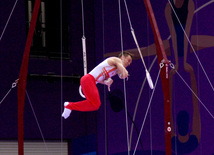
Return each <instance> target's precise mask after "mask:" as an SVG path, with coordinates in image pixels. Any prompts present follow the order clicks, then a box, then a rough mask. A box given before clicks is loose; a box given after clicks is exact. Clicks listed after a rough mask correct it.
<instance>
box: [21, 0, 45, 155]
mask: <svg viewBox="0 0 214 155" xmlns="http://www.w3.org/2000/svg"><path fill="white" fill-rule="evenodd" d="M40 3H41V0H36V1H35V5H34V9H33V14H32V18H31V23H30V28H29V32H28V37H27V41H26V45H25V51H24V54H23V59H22V65H21V69H20V73H19V82H18V152H19V155H23V154H24V120H23V118H24V103H25V91H26V84H27V72H28V62H29V54H30V48H31V43H32V40H33V34H34V30H35V26H36V21H37V16H38V12H39V8H40Z"/></svg>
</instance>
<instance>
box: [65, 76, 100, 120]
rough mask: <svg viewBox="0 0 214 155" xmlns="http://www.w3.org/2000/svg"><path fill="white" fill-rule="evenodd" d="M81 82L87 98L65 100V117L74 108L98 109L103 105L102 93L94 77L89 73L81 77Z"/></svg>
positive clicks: (81, 109)
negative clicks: (100, 93)
mask: <svg viewBox="0 0 214 155" xmlns="http://www.w3.org/2000/svg"><path fill="white" fill-rule="evenodd" d="M80 83H81V87H82V91H83V93H84V95H85V97H86V100H83V101H79V102H65V104H64V106H65V108H64V112H63V114H62V117H64V118H65V119H66V118H67V117H69V115H70V113H71V111H72V110H76V111H95V110H98V109H99V107H100V105H101V102H100V95H99V92H98V89H97V86H96V82H95V79H94V77H93V76H92V75H90V74H87V75H85V76H83V77H82V78H81V81H80Z"/></svg>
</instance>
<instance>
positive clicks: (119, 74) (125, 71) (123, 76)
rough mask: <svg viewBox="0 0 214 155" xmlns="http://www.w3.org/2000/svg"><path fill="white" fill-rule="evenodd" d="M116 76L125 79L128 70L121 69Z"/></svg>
mask: <svg viewBox="0 0 214 155" xmlns="http://www.w3.org/2000/svg"><path fill="white" fill-rule="evenodd" d="M118 76H119V78H120V79H125V78H127V77H128V76H129V73H128V71H127V70H126V69H125V70H123V71H122V72H118Z"/></svg>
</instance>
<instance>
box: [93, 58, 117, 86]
mask: <svg viewBox="0 0 214 155" xmlns="http://www.w3.org/2000/svg"><path fill="white" fill-rule="evenodd" d="M108 59H109V58H107V59H105V60H104V61H103V62H101V63H100V64H99V65H97V66H96V67H95V68H94V69H93V70H92V71H91V72H89V74H91V75H92V76H93V77H94V79H95V81H96V83H100V82H103V81H104V80H107V79H108V78H110V77H112V76H114V75H116V74H117V68H116V67H115V66H110V65H109V64H108V62H107V61H108Z"/></svg>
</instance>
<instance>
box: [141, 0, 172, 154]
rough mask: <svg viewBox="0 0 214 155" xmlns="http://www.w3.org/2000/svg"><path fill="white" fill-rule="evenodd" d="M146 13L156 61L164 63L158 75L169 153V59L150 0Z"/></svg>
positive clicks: (146, 3)
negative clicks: (160, 84)
mask: <svg viewBox="0 0 214 155" xmlns="http://www.w3.org/2000/svg"><path fill="white" fill-rule="evenodd" d="M144 4H145V7H146V11H147V14H148V16H149V20H150V23H151V26H152V31H153V34H154V38H155V44H156V50H157V57H158V63H159V64H160V63H161V62H163V63H164V67H163V68H162V69H161V73H160V77H161V83H162V89H163V96H164V120H165V121H164V122H165V154H166V155H171V120H170V92H169V61H168V59H167V57H166V52H165V49H164V45H163V41H162V39H161V36H160V32H159V29H158V26H157V22H156V19H155V16H154V12H153V9H152V6H151V3H150V0H144Z"/></svg>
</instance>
